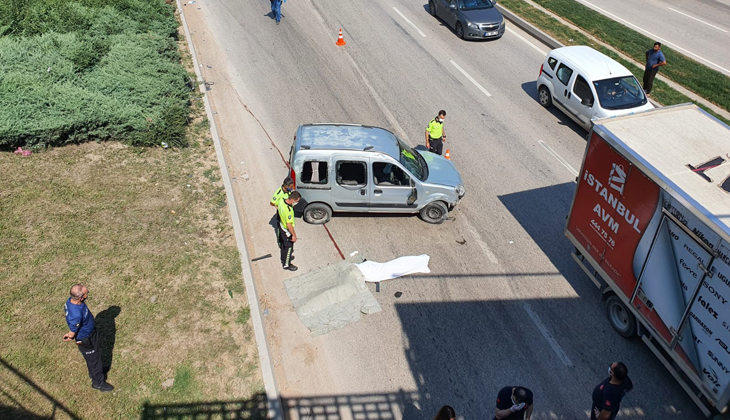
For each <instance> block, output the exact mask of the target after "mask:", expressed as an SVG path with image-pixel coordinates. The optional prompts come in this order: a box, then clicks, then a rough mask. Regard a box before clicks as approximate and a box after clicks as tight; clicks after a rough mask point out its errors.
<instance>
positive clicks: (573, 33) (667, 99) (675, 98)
mask: <svg viewBox="0 0 730 420" xmlns="http://www.w3.org/2000/svg"><path fill="white" fill-rule="evenodd" d="M535 1H536V2H537V3H539V4H541V5H542V6H543V7H545V8H546V9H549V10H552V11H553V12H555V13H556V14H558V15H560V16H562V17H564V18H565V19H566V20H570V21H571V22H572V23H574V24H575V25H576V26H578V27H583V26H581V25H580V24H578V23H576V22H573V21H572V20H571V19H569V18H568V17H567V16H564V15H562V14H561V13H559V12H558V11H557V10H554V9H553V8H551V7H548V6H547V5H546V4H543V3H549V4H553V3H561V4H562V3H563V2H564V1H563V0H550V1H547V0H535ZM566 1H567V2H568V3H570V4H573V5H574V6H580V7H582V8H584V9H588V8H587V7H585V6H582V5H580V4H579V3H577V2H575V1H572V0H566ZM501 4H502V5H503V6H504V7H506V8H507V9H509V10H511V11H513V12H514V13H516V14H517V15H519V16H520V17H521V18H523V19H524V20H526V21H527V22H529V23H531V24H533V25H534V26H536V27H538V28H539V29H540V30H542V31H543V32H545V33H547V34H548V35H550V36H552V37H553V38H555V39H557V40H558V41H560V42H561V43H563V44H565V45H587V46H589V47H591V48H593V49H595V50H597V51H600V52H602V53H603V54H606V55H607V56H609V57H611V58H613V59H614V60H616V61H618V62H619V63H621V64H622V65H623V66H625V67H626V68H627V69H629V70H630V71H631V72H632V73H633V74H634V76H636V78H637V79H638V80H639V82H641V80H642V78H643V77H644V69H643V67H637V66H636V65H635V64H634V63H632V62H630V61H628V60H624V59H623V58H621V57H620V56H619V55H618V54H616V53H615V52H614V51H612V50H610V49H608V48H606V47H604V46H603V45H601V44H599V43H597V42H595V41H593V39H591V38H589V37H587V36H586V35H584V34H583V33H582V32H580V31H577V30H575V29H572V28H570V27H568V26H566V25H564V24H562V23H560V22H559V21H558V20H556V19H555V18H553V17H552V16H550V15H548V14H546V13H545V12H543V11H542V10H539V9H536V8H535V7H533V6H532V5H530V4H529V3H527V2H525V1H523V0H502V1H501ZM561 10H562V9H561ZM588 11H589V12H592V13H593V14H595V15H597V16H599V17H601V18H602V19H603V20H607V21H609V22H604V23H605V24H606V25H609V24H611V25H610V26H613V25H618V26H620V27H621V28H623V30H624V31H631V30H630V29H628V28H626V27H625V26H623V25H621V24H619V23H617V22H614V21H612V20H610V19H608V18H605V17H604V16H603V15H601V14H600V13H597V12H594V11H593V10H591V9H588ZM580 15H581V16H583V14H580ZM586 15H587V13H586ZM570 16H573V17H575V13H571V14H570ZM591 16H592V15H591ZM631 32H634V31H631ZM590 33H591V35H593V36H595V37H596V38H597V39H601V40H602V41H604V42H606V43H607V44H609V45H612V46H614V47H615V48H616V49H618V50H620V51H622V52H624V53H626V54H627V55H629V56H630V57H632V58H634V59H635V60H637V61H639V62H643V61H644V56H643V54H644V52H645V51H646V50H647V49H648V48H649V47H650V46H651V45H652V44H653V43H654V42H653V41H650V40H648V38H646V37H644V36H643V35H641V34H639V33H638V32H634V34H636V35H637V36H640V37H642V38H643V39H644V40H646V43H645V44H643V45H649V47H645V48H644V47H641V48H644V49H643V50H640V53H639V55H640V56H641V57H639V58H637V57H636V54H628V53H627V52H625V51H624V48H627V47H626V45H631V46H634V47H635V46H636V45H641V44H640V43H639V42H635V41H634V43H631V44H629V43H624V44H623V48H621V47H620V45H618V43H620V42H622V41H621V40H615V39H613V38H612V39H611V40H607V39H605V38H604V37H602V36H600V34H596V33H594V32H590ZM606 38H607V37H606ZM642 42H643V41H642ZM665 50H666V47H662V51H664V54H665V55H666V56H667V62H669V60H670V58H669V57H670V56H671V57H672V63H674V60H675V59H676V57H677V56H680V57H682V59H684V60H687V61H689V62H691V63H693V65H694V66H697V67H698V68H702V69H704V70H707V71H710V72H714V70H711V69H708V68H707V67H704V66H702V65H701V64H699V63H697V62H694V61H692V60H689V59H687V58H685V57H684V56H681V54H678V53H674V52H672V53H671V55H668V54H667V51H665ZM672 63H670V64H672ZM669 67H670V65H669V64H668V65H667V66H664V67H662V74H664V75H668V72H666V71H665V69H669ZM715 73H717V75H719V76H720V77H723V78H725V85H724V88H725V89H726V90H728V93H727V96H726V97H725V98H724V99H726V100H725V101H719V102H718V101H716V100H714V99H711V98H709V97H708V96H706V95H705V94H702V93H700V92H696V93H698V94H699V95H700V96H702V97H704V98H706V99H709V100H711V101H712V102H715V103H717V104H718V105H720V106H723V105H722V104H721V102H728V101H730V79H728V78H727V77H726V76H724V75H722V74H721V73H718V72H715ZM674 74H676V73H674ZM670 78H671V77H670ZM675 80H676V79H675ZM680 80H684V79H682V78H680ZM678 83H680V84H682V85H684V86H685V87H688V88H689V89H690V90H694V89H692V88H691V87H689V86H687V84H686V83H684V82H678ZM713 83H714V82H713ZM712 94H713V95H715V92H714V91H713V93H712ZM652 99H653V100H655V101H657V102H659V103H660V104H662V105H665V106H669V105H676V104H681V103H687V102H692V103H694V104H696V105H697V106H699V107H700V108H702V109H704V110H705V111H707V112H708V113H710V114H711V115H712V116H714V117H715V118H717V119H719V120H720V121H723V122H724V123H725V124H728V125H730V120H728V119H726V118H724V117H723V116H721V115H719V114H717V113H715V112H713V111H712V110H711V109H710V108H708V107H706V106H704V105H702V104H700V103H698V102H696V101H693V100H692V99H690V98H689V97H688V96H686V95H683V94H682V93H681V92H678V91H676V90H675V89H673V88H672V87H670V86H669V85H668V84H666V83H664V82H662V81H661V80H659V79H656V80H655V81H654V88H653V89H652ZM726 105H730V103H728V104H726ZM723 107H724V108H725V109H728V108H729V107H728V106H723Z"/></svg>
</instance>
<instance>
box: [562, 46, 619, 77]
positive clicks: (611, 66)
mask: <svg viewBox="0 0 730 420" xmlns="http://www.w3.org/2000/svg"><path fill="white" fill-rule="evenodd" d="M549 55H552V56H553V57H555V58H557V59H559V60H560V61H564V60H567V61H570V62H571V63H573V64H574V65H576V66H577V67H579V68H578V70H580V71H581V72H582V73H584V74H585V76H588V77H589V78H590V79H591V80H593V81H596V80H604V79H611V78H614V77H623V76H631V75H632V73H631V72H630V71H629V70H628V69H627V68H626V67H624V66H622V65H621V64H620V63H619V62H617V61H616V60H614V59H613V58H611V57H608V56H607V55H605V54H603V53H600V52H598V51H596V50H594V49H593V48H591V47H586V46H585V45H574V46H570V47H562V48H556V49H554V50H552V51H551V52H550V54H549Z"/></svg>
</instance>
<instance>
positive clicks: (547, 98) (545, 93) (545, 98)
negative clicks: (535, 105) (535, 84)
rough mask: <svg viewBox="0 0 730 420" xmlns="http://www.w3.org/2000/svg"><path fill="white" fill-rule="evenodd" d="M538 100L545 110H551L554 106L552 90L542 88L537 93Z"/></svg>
mask: <svg viewBox="0 0 730 420" xmlns="http://www.w3.org/2000/svg"><path fill="white" fill-rule="evenodd" d="M537 99H538V100H539V101H540V105H542V106H544V107H545V108H550V105H552V104H553V97H552V95H550V89H548V88H546V87H545V86H540V90H539V91H538V92H537Z"/></svg>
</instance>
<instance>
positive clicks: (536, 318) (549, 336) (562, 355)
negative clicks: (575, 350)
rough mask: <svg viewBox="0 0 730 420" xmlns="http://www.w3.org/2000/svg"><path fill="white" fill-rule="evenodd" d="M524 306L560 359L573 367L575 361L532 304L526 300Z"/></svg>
mask: <svg viewBox="0 0 730 420" xmlns="http://www.w3.org/2000/svg"><path fill="white" fill-rule="evenodd" d="M522 308H523V309H524V310H525V312H527V315H529V317H530V319H532V322H533V323H534V324H535V326H536V327H537V329H538V331H540V334H542V336H543V338H545V340H547V342H548V344H550V347H551V348H552V349H553V351H554V352H555V354H556V355H557V356H558V359H560V361H561V362H563V364H564V365H565V366H567V367H573V362H571V361H570V358H569V357H568V355H567V354H565V351H563V348H562V347H560V344H558V342H557V341H555V338H553V335H552V334H550V331H548V329H547V327H546V326H545V324H544V323H543V322H542V320H541V319H540V317H539V316H537V314H536V313H535V311H533V310H532V308H531V307H530V305H529V304H528V303H527V302H525V303H523V304H522Z"/></svg>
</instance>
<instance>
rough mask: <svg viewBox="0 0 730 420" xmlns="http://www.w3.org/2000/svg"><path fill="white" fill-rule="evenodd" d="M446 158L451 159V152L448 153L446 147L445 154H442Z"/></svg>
mask: <svg viewBox="0 0 730 420" xmlns="http://www.w3.org/2000/svg"><path fill="white" fill-rule="evenodd" d="M444 157H445V158H446V159H449V160H451V153H449V149H446V154H445V155H444Z"/></svg>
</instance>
